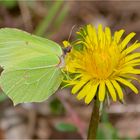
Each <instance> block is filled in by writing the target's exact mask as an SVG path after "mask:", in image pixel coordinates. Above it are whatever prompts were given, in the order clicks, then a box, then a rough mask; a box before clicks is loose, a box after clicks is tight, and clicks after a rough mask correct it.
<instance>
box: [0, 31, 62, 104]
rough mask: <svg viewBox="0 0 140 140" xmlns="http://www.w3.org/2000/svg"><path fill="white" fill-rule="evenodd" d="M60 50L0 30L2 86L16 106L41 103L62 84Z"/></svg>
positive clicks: (46, 42) (18, 33)
mask: <svg viewBox="0 0 140 140" xmlns="http://www.w3.org/2000/svg"><path fill="white" fill-rule="evenodd" d="M61 55H62V49H61V47H60V46H59V45H58V44H56V43H54V42H52V41H50V40H47V39H43V38H41V37H37V36H34V35H30V34H28V33H26V32H23V31H20V30H17V29H9V28H6V29H1V30H0V65H1V66H2V67H3V68H4V71H3V72H2V75H1V78H0V83H1V87H2V89H3V91H4V92H5V93H6V94H7V95H8V96H9V97H10V98H11V99H12V101H13V102H14V104H18V103H22V102H40V101H43V100H45V99H47V98H48V97H49V96H50V95H52V94H53V93H54V92H55V91H56V90H57V89H58V87H59V86H60V84H61V82H62V78H63V75H62V72H61V69H60V67H59V63H60V61H61V60H60V57H61Z"/></svg>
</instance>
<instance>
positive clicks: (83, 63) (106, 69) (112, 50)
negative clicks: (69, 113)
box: [64, 24, 140, 104]
mask: <svg viewBox="0 0 140 140" xmlns="http://www.w3.org/2000/svg"><path fill="white" fill-rule="evenodd" d="M123 34H124V30H119V31H116V32H115V33H114V34H113V35H112V33H111V30H110V28H109V27H105V29H103V27H102V25H101V24H100V25H99V26H98V28H97V29H96V28H95V27H94V26H93V25H87V26H84V27H82V28H81V29H80V30H79V32H77V39H76V40H75V41H74V43H73V48H72V50H71V52H70V53H68V54H67V55H66V59H65V61H66V67H65V71H66V72H67V73H69V75H70V76H69V78H67V79H66V80H65V82H66V83H67V85H71V86H72V91H71V92H72V94H76V93H77V98H78V99H79V100H80V99H84V100H85V103H87V104H89V103H90V102H91V101H92V100H93V98H94V97H95V96H96V98H98V99H99V101H101V102H102V101H104V100H105V99H106V97H107V96H108V97H111V98H112V100H113V101H117V100H118V99H119V100H123V98H124V97H123V95H124V93H123V87H129V88H130V89H131V90H132V91H133V92H134V93H136V94H137V93H138V89H137V88H136V87H135V86H134V85H133V83H132V80H138V79H137V78H136V77H135V76H136V75H137V74H140V70H139V69H138V68H136V66H139V65H140V53H139V52H136V51H135V50H136V49H137V48H139V47H140V43H139V42H138V41H136V42H134V43H133V44H130V43H129V42H130V40H131V39H132V38H133V37H134V36H135V33H133V32H132V33H130V34H129V35H127V36H126V37H125V38H124V39H122V35H123ZM68 44H71V43H69V42H67V41H64V46H66V45H68Z"/></svg>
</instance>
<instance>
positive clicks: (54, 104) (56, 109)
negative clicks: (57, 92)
mask: <svg viewBox="0 0 140 140" xmlns="http://www.w3.org/2000/svg"><path fill="white" fill-rule="evenodd" d="M49 105H50V109H51V112H52V113H53V114H55V115H61V114H64V113H65V109H64V106H63V105H62V103H61V102H60V100H58V99H57V98H54V99H53V100H52V101H51V102H50V104H49Z"/></svg>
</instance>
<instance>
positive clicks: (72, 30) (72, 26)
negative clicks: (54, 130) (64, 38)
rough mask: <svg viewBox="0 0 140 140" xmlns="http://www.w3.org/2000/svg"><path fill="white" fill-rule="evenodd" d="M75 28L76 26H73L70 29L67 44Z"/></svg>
mask: <svg viewBox="0 0 140 140" xmlns="http://www.w3.org/2000/svg"><path fill="white" fill-rule="evenodd" d="M75 26H76V24H75V25H73V26H72V28H71V31H70V34H69V37H68V42H69V40H70V38H71V35H72V32H73V30H74V28H75Z"/></svg>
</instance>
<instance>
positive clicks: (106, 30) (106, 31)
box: [105, 27, 111, 44]
mask: <svg viewBox="0 0 140 140" xmlns="http://www.w3.org/2000/svg"><path fill="white" fill-rule="evenodd" d="M105 35H106V37H107V41H108V44H110V43H111V31H110V28H108V27H106V28H105Z"/></svg>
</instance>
